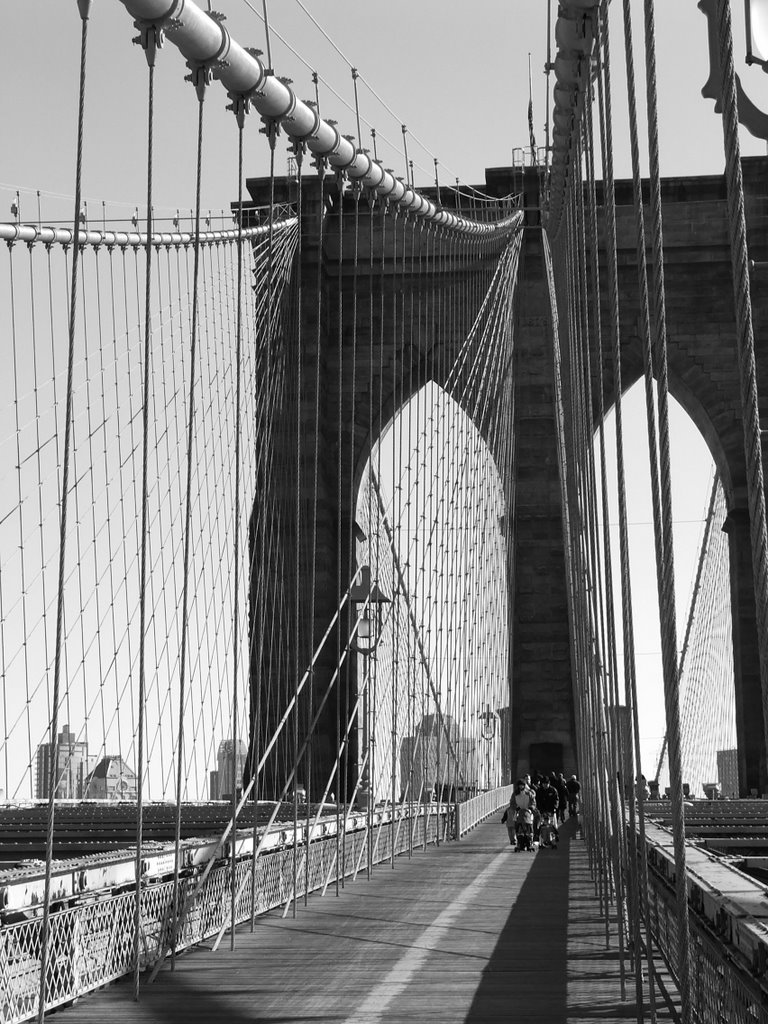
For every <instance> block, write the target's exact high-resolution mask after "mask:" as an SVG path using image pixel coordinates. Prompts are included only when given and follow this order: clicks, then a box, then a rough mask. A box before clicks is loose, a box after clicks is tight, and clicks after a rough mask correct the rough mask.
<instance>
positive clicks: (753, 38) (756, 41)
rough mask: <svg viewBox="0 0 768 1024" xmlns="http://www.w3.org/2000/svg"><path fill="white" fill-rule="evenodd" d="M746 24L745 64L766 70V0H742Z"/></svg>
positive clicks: (767, 50)
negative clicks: (755, 65) (758, 66)
mask: <svg viewBox="0 0 768 1024" xmlns="http://www.w3.org/2000/svg"><path fill="white" fill-rule="evenodd" d="M744 4H745V11H746V26H747V64H759V65H760V67H761V68H762V69H763V71H768V0H744Z"/></svg>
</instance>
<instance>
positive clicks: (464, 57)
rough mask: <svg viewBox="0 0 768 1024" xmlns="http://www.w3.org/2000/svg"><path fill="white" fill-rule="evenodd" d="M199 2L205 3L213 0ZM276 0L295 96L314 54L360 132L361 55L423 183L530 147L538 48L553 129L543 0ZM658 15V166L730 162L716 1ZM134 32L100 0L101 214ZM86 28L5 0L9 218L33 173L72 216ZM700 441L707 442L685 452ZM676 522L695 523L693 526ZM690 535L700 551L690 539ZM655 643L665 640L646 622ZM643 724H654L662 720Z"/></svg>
mask: <svg viewBox="0 0 768 1024" xmlns="http://www.w3.org/2000/svg"><path fill="white" fill-rule="evenodd" d="M199 3H200V5H201V6H206V0H199ZM268 6H269V16H270V28H271V44H272V52H273V64H274V67H275V71H276V73H277V74H279V75H285V76H288V77H290V78H291V79H293V81H294V86H295V88H296V90H297V92H298V95H299V97H300V98H302V99H306V98H313V96H314V92H313V85H312V81H311V70H312V69H315V70H317V72H318V74H319V76H320V85H319V96H320V107H321V113H322V114H323V116H324V117H327V118H334V119H335V120H337V121H338V122H339V127H340V130H341V131H342V132H345V133H352V132H354V131H355V116H354V100H353V96H354V94H353V86H352V79H351V75H350V65H354V66H355V67H356V68H357V69H358V71H359V73H360V75H361V79H360V82H359V98H360V114H361V118H362V119H363V121H364V123H365V124H367V125H369V126H370V125H373V126H375V127H376V130H377V134H378V139H379V155H380V157H382V159H383V160H384V161H385V163H386V165H387V166H391V167H393V168H394V169H395V172H396V173H398V174H404V171H405V163H404V156H403V151H402V134H401V127H400V126H401V124H403V123H404V124H406V125H407V127H408V133H409V134H408V147H409V156H410V157H411V158H412V159H413V161H414V164H415V180H416V184H417V186H418V185H419V184H431V183H432V180H433V176H434V171H433V157H437V158H438V160H439V161H440V170H439V174H440V179H441V183H450V182H453V181H454V180H455V179H456V178H457V177H458V178H459V179H460V180H461V181H462V182H465V183H474V184H481V183H482V182H483V180H484V169H485V168H486V167H492V166H500V165H508V164H509V163H511V162H512V158H513V151H514V150H515V149H517V150H520V149H522V148H523V147H527V145H528V124H527V108H528V98H529V59H530V69H531V71H530V75H531V80H532V84H533V108H534V121H535V132H536V136H537V141H538V142H539V144H543V142H544V134H545V133H544V121H545V110H546V85H547V82H546V76H545V75H544V73H543V69H544V64H545V61H546V59H547V39H546V24H547V0H480V2H479V3H475V4H468V3H459V2H457V0H390V2H389V3H388V4H387V5H385V6H382V5H380V4H370V3H369V4H366V3H361V2H360V0H354V2H353V0H302V2H301V3H300V2H299V0H282V2H281V3H277V2H275V0H272V2H271V3H270V4H269V5H268ZM551 6H552V11H553V18H554V16H555V14H556V8H557V5H556V3H555V2H553V3H552V5H551ZM215 7H216V9H218V10H219V11H221V12H222V13H223V14H225V15H226V17H227V26H228V28H229V30H230V32H231V34H232V35H233V37H234V38H235V39H237V40H238V42H240V43H241V45H244V46H256V47H259V48H260V49H262V50H266V42H265V32H264V24H263V20H262V17H261V11H262V3H261V0H217V2H216V4H215ZM633 10H634V12H635V14H634V17H635V22H634V34H635V43H636V51H637V57H636V65H637V68H638V74H640V75H641V81H640V82H639V83H638V85H639V86H640V87H641V88H642V87H643V86H644V82H643V81H642V69H643V67H644V63H643V59H642V35H643V17H642V13H643V12H642V3H641V0H633ZM310 15H311V17H310ZM621 15H622V5H621V4H620V3H619V2H618V0H614V2H613V3H612V5H611V21H612V33H613V35H612V58H613V74H614V114H615V125H614V139H615V145H616V173H617V176H618V177H622V176H628V175H629V174H630V164H629V157H628V133H627V126H626V125H627V119H626V102H625V98H624V94H623V89H622V68H623V63H624V59H623V35H622V31H621ZM312 19H314V20H315V22H317V23H318V24H317V25H316V24H314V23H313V20H312ZM318 25H319V26H321V28H322V31H321V30H320V28H318ZM656 25H657V49H658V61H659V104H660V133H661V138H660V143H661V168H662V174H664V175H692V174H708V173H720V172H721V171H722V168H723V163H724V160H723V143H722V130H721V126H720V119H719V117H718V116H716V115H715V113H714V104H713V102H712V101H711V100H706V99H703V98H702V96H701V87H702V86H703V84H704V82H705V81H706V78H707V75H708V49H707V36H706V28H707V26H706V19H705V18H704V16H703V15H702V14H701V12H700V11H699V10H698V9H697V5H696V3H695V0H660V2H659V3H658V4H657V12H656ZM734 31H735V34H736V59H737V69H738V71H739V73H740V74H741V76H742V80H743V83H744V85H745V88H746V89H747V92H748V93H749V95H750V96H751V98H752V99H753V100H754V102H756V103H757V104H758V105H759V106H763V107H765V108H768V79H766V77H765V75H764V74H763V73H762V72H761V71H760V70H756V69H748V68H746V66H745V65H744V63H743V53H744V32H743V11H742V9H741V5H740V4H738V3H737V4H735V9H734ZM134 34H135V30H134V29H133V27H132V24H131V19H130V17H129V16H128V14H127V13H126V10H125V8H124V7H123V5H122V4H121V3H120V2H119V0H94V3H93V11H92V18H91V31H90V38H89V51H88V54H89V59H88V95H87V101H86V140H87V143H86V149H85V161H84V194H85V196H86V197H87V198H88V200H89V216H90V217H91V218H94V219H96V220H100V219H101V212H100V208H99V204H100V203H101V202H102V201H105V202H106V203H107V213H106V215H107V217H108V218H109V219H110V220H111V221H112V220H114V218H116V217H122V218H128V217H130V215H131V213H132V211H133V209H134V207H139V208H141V206H142V203H143V197H144V194H145V180H146V167H145V160H146V157H145V150H146V142H145V139H146V117H145V107H146V65H145V62H144V59H143V56H142V53H141V50H140V49H139V48H138V47H136V46H132V45H131V37H132V36H133V35H134ZM79 36H80V21H79V17H78V13H77V5H76V2H75V0H21V2H18V0H17V2H15V3H5V4H3V5H2V32H0V66H2V68H3V79H4V85H3V88H2V90H0V125H1V126H2V133H3V134H2V139H3V142H2V145H0V219H6V218H8V219H10V204H11V201H12V199H13V197H14V193H15V191H16V190H17V189H18V190H20V192H21V202H22V217H23V218H24V219H36V206H37V199H36V197H35V195H34V193H35V190H40V191H41V192H42V193H43V195H42V197H41V205H42V217H43V220H44V221H49V220H54V219H59V218H61V219H69V218H70V217H71V209H70V207H71V203H67V202H64V201H60V200H59V197H69V196H71V195H72V193H73V189H74V183H73V182H74V178H73V174H74V152H75V131H76V104H77V80H78V60H79ZM329 39H330V40H333V43H331V42H330V41H329ZM185 72H186V69H185V68H184V66H183V62H182V60H181V58H180V55H179V54H178V52H177V51H176V50H175V48H174V47H173V46H172V45H171V44H170V43H168V44H166V46H165V47H164V49H163V50H162V51H161V53H160V55H159V59H158V71H157V82H156V118H157V120H156V143H155V145H156V151H155V201H156V207H157V209H158V213H160V214H161V215H171V214H172V213H173V212H174V211H175V210H176V209H180V210H182V212H183V211H184V210H189V209H190V207H191V206H192V204H193V198H194V160H195V124H196V104H195V96H194V92H193V90H192V87H191V86H190V85H189V84H187V83H185V82H184V81H183V77H184V74H185ZM551 84H552V85H553V84H554V78H553V79H552V82H551ZM225 103H226V98H225V96H224V90H223V89H222V88H221V86H220V85H218V84H216V85H214V87H213V88H212V89H211V90H210V94H209V98H208V100H207V101H206V124H205V133H206V147H205V165H204V171H203V205H204V207H208V208H211V209H212V210H220V209H223V210H226V209H227V208H228V206H229V204H230V202H231V201H232V200H233V199H234V198H235V190H236V181H237V178H236V164H235V152H236V129H235V121H234V118H233V117H232V115H231V114H228V113H226V112H225V110H224V106H225ZM258 127H259V125H258V120H257V118H256V116H255V115H251V117H250V119H249V125H248V135H247V143H246V146H247V151H246V173H247V174H249V175H254V176H258V175H263V174H266V173H267V169H268V159H267V147H266V145H265V140H264V137H263V136H262V135H260V134H259V133H258ZM363 134H364V135H365V136H366V137H365V139H364V144H366V145H370V139H369V136H368V128H364V132H363ZM644 150H645V147H644V146H643V152H644ZM764 152H765V143H764V142H763V141H759V140H755V139H752V138H751V137H750V136H748V135H747V134H746V133H743V138H742V153H743V154H744V155H754V154H759V153H764ZM286 160H287V157H286V149H285V143H284V140H281V141H280V142H279V144H278V155H277V172H278V173H284V172H285V169H286V166H287V163H286ZM639 422H642V417H640V418H639ZM630 430H631V428H630ZM630 436H633V435H631V434H630ZM677 436H678V438H679V445H680V446H681V447H679V449H678V450H679V451H683V452H684V453H686V455H687V456H688V457H687V458H686V459H684V460H683V462H684V463H685V465H686V466H687V467H688V469H689V470H691V471H693V472H694V476H695V480H696V481H698V482H697V483H696V484H695V486H694V484H693V483H692V484H691V486H688V487H685V488H683V489H682V491H681V493H682V492H684V493H685V496H686V499H687V500H688V501H689V503H690V507H689V506H686V507H685V508H682V507H681V506H680V505H679V504H678V505H676V509H675V514H676V518H678V519H680V520H681V521H683V522H684V523H688V524H690V522H691V520H696V518H697V516H698V517H700V516H701V513H702V511H703V507H704V503H705V500H706V496H707V488H708V478H709V469H708V466H707V460H706V452H705V450H704V449H703V445H701V444H700V439H698V437H697V436H694V435H688V434H685V432H684V427H683V428H680V431H677ZM632 444H633V446H634V447H635V448H636V449H637V451H638V453H639V454H638V457H639V458H643V457H644V456H643V455H642V448H641V446H640V443H639V442H635V441H634V440H633V441H632ZM697 446H698V450H697V453H696V456H695V458H691V457H690V456H691V453H692V452H693V451H694V449H696V448H697ZM697 488H698V490H697ZM699 492H700V497H699ZM638 500H640V499H638ZM682 500H684V499H683V498H681V499H680V501H682ZM694 506H695V508H694ZM637 509H639V506H637ZM635 518H636V519H637V520H638V521H645V520H647V515H646V513H645V512H642V511H637V512H636V515H635ZM682 529H683V532H685V530H688V532H689V533H690V532H694V533H695V534H696V536H698V526H690V525H689V526H688V527H684V528H682ZM688 547H689V548H692V549H693V551H694V552H695V541H694V542H693V543H692V544H688ZM639 557H641V558H642V557H643V556H639ZM685 559H687V561H686V560H684V561H683V564H681V565H680V566H679V569H678V578H679V580H681V581H682V582H681V583H680V587H681V589H682V590H683V591H686V592H687V590H688V589H689V586H690V584H689V582H688V581H689V580H690V576H691V573H692V572H693V563H694V560H695V553H694V554H693V555H692V556H689V555H686V556H685ZM648 644H650V645H651V647H654V649H655V646H654V644H653V638H652V637H651V638H649V640H648ZM656 646H657V645H656ZM657 676H658V673H657V672H656V671H655V670H652V671H651V673H650V674H649V676H648V677H647V680H646V681H645V682H644V683H642V684H641V685H645V686H648V687H651V686H653V685H656V684H655V683H654V679H656V682H657ZM649 729H650V731H651V732H654V730H656V729H657V725H653V726H649Z"/></svg>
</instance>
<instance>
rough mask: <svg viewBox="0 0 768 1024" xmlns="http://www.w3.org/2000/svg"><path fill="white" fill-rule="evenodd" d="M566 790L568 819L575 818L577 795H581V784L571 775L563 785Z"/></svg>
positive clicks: (577, 802) (577, 811)
mask: <svg viewBox="0 0 768 1024" xmlns="http://www.w3.org/2000/svg"><path fill="white" fill-rule="evenodd" d="M565 786H566V789H567V790H568V817H569V818H576V817H578V813H579V795H580V793H581V783H580V782H579V780H578V779H577V778H576V776H575V775H572V776H571V777H570V779H568V781H567V782H566V784H565Z"/></svg>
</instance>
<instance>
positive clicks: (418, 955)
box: [58, 819, 665, 1024]
mask: <svg viewBox="0 0 768 1024" xmlns="http://www.w3.org/2000/svg"><path fill="white" fill-rule="evenodd" d="M562 833H563V839H562V842H561V844H560V849H559V850H556V851H555V850H541V851H539V852H537V853H534V854H530V853H514V852H513V851H512V850H511V849H510V848H509V846H508V845H507V837H506V829H504V828H503V827H502V826H500V825H499V824H498V823H497V821H496V820H495V819H494V820H492V821H491V822H489V823H486V824H484V825H481V826H480V827H479V828H478V829H476V830H475V831H474V832H472V833H471V834H470V835H469V836H467V837H466V838H465V839H463V840H462V841H461V842H459V843H446V844H443V845H441V846H440V848H439V849H438V850H435V849H430V851H429V852H428V853H426V854H425V853H423V852H417V853H415V854H414V856H413V858H412V859H411V861H410V862H409V861H407V860H406V859H405V858H400V859H399V860H398V861H397V862H396V867H395V868H394V870H393V869H392V868H390V867H389V866H386V865H382V866H379V867H377V868H376V870H375V871H374V873H373V875H372V877H371V879H370V880H368V879H366V878H364V877H363V876H361V877H359V878H358V879H357V881H355V882H353V883H348V884H347V885H346V886H345V888H344V889H343V890H342V891H341V894H340V895H339V896H338V897H336V896H335V895H334V894H332V893H330V892H329V893H328V894H327V895H326V896H325V897H322V898H321V897H310V899H309V902H308V905H307V906H306V907H305V906H304V905H303V904H300V905H299V907H298V908H297V912H296V916H295V918H294V917H293V916H288V917H287V918H285V919H283V918H281V916H280V915H279V914H277V913H272V914H269V915H266V916H265V917H262V918H260V919H259V920H258V922H257V925H256V929H255V931H254V932H253V933H252V934H251V933H250V931H249V930H248V929H247V927H246V928H244V929H241V930H240V931H239V932H238V934H237V946H236V949H235V951H234V952H231V951H230V950H229V941H228V939H226V940H225V942H224V943H223V944H222V947H221V949H220V950H219V951H218V952H217V953H211V952H210V951H209V950H207V949H201V948H198V949H195V950H192V951H190V952H188V953H186V954H185V955H183V956H182V957H180V958H179V959H178V960H177V965H176V969H175V971H174V972H171V971H170V970H169V969H168V968H167V967H166V968H165V969H164V970H163V971H162V972H161V974H160V975H159V977H158V979H157V981H156V982H155V983H154V984H153V985H151V986H147V987H146V988H143V989H142V993H141V999H140V1001H139V1003H134V1002H133V1001H132V1000H131V994H130V984H129V983H126V982H121V983H118V984H115V985H113V986H111V987H110V988H107V989H105V990H103V991H102V992H98V993H94V994H93V995H90V996H87V997H84V998H83V999H81V1000H80V1001H79V1002H78V1003H77V1004H76V1005H75V1006H73V1007H70V1008H68V1009H66V1010H65V1011H64V1012H63V1013H62V1014H61V1015H60V1017H59V1018H58V1019H60V1020H61V1022H62V1024H102V1022H104V1021H108V1022H110V1024H122V1022H126V1024H127V1022H131V1024H133V1022H137V1024H138V1022H141V1024H150V1022H151V1024H162V1022H166V1021H168V1022H177V1021H184V1022H190V1024H193V1022H208V1021H211V1022H212V1021H217V1022H218V1021H221V1022H227V1024H246V1022H248V1024H267V1022H273V1024H278V1022H279V1024H288V1022H290V1024H304V1022H306V1024H309V1022H321V1021H322V1022H331V1021H333V1022H342V1024H376V1022H379V1021H381V1022H384V1021H386V1022H387V1024H408V1022H412V1021H424V1020H428V1021H437V1022H441V1024H454V1022H456V1024H459V1022H462V1024H463V1022H470V1024H485V1022H489V1024H490V1022H493V1024H499V1022H508V1021H509V1022H530V1024H538V1022H541V1024H587V1022H590V1021H597V1020H599V1021H601V1022H603V1024H611V1022H613V1021H616V1022H619V1021H622V1022H623V1021H627V1020H634V1019H636V1010H635V1004H634V984H633V979H632V978H628V979H627V995H628V999H627V1000H626V1001H622V999H621V992H620V985H619V967H618V952H617V948H616V938H615V930H613V931H612V934H611V946H610V948H608V949H606V935H605V925H604V923H603V920H602V918H601V917H600V915H599V907H598V901H597V899H596V898H595V895H594V885H593V882H592V880H591V879H590V877H589V873H588V870H587V858H586V851H585V848H584V845H583V843H582V842H581V840H580V839H579V838H578V837H577V836H576V835H575V830H574V827H573V825H572V824H571V823H568V824H566V825H565V826H564V827H563V830H562ZM659 1019H660V1020H664V1019H665V1017H664V1016H661V1017H660V1018H659Z"/></svg>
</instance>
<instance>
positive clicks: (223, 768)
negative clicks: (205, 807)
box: [209, 739, 248, 800]
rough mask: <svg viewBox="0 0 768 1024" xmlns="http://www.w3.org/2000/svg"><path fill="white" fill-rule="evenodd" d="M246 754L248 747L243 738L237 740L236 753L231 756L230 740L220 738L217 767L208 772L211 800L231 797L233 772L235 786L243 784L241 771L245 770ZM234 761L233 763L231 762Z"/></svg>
mask: <svg viewBox="0 0 768 1024" xmlns="http://www.w3.org/2000/svg"><path fill="white" fill-rule="evenodd" d="M247 756H248V748H247V747H246V745H245V743H244V742H243V740H238V741H237V755H236V756H233V746H232V740H231V739H228V740H222V741H221V743H220V744H219V752H218V754H217V757H216V760H217V763H218V769H217V770H216V771H215V772H214V771H212V772H210V774H209V782H210V795H211V800H231V799H232V778H233V774H234V779H235V786H236V788H237V789H238V790H240V789H241V788H242V785H243V772H244V771H245V760H246V758H247ZM233 762H234V763H233Z"/></svg>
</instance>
